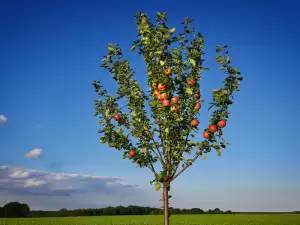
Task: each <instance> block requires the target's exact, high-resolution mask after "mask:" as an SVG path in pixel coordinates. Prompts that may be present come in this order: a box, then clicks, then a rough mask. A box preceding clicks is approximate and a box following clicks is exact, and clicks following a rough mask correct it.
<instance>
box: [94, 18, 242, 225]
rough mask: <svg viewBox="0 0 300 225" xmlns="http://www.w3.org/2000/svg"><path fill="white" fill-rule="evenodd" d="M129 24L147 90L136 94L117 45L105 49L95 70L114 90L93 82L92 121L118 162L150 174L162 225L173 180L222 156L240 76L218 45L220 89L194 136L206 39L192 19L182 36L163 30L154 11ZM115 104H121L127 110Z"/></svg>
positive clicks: (127, 64)
mask: <svg viewBox="0 0 300 225" xmlns="http://www.w3.org/2000/svg"><path fill="white" fill-rule="evenodd" d="M135 19H136V25H137V31H138V35H137V40H136V41H134V42H133V45H132V48H131V51H137V54H138V55H141V56H143V58H144V61H145V64H146V73H147V75H146V77H147V84H148V86H149V91H148V93H146V91H144V90H142V89H141V86H140V85H139V83H138V82H137V81H136V80H135V79H134V77H133V75H134V71H133V69H132V68H131V65H130V62H129V61H128V60H126V59H124V57H123V55H122V50H121V48H120V47H119V45H117V44H109V46H108V54H107V55H106V56H104V58H103V59H102V61H101V67H103V68H105V69H106V70H107V71H109V72H110V73H111V74H112V76H113V79H114V80H115V81H116V82H117V84H118V91H117V93H116V94H115V95H109V94H108V91H107V90H106V89H105V88H104V87H103V86H102V85H101V83H100V81H94V82H93V86H94V88H95V90H96V92H97V94H98V99H97V100H95V116H97V117H98V118H99V124H100V125H101V129H100V130H99V133H100V134H101V137H100V143H107V144H108V145H109V146H110V147H112V148H116V149H117V150H119V151H122V152H123V158H124V159H128V160H131V161H132V162H133V163H135V164H137V166H138V167H140V168H142V167H147V168H148V169H149V170H150V171H151V172H152V173H153V175H154V177H153V180H152V181H151V182H150V183H151V184H153V183H154V184H155V188H156V190H157V191H159V190H160V189H161V187H162V190H163V191H162V192H163V194H162V196H163V198H162V200H163V208H164V224H165V225H167V224H169V216H170V215H169V198H170V197H171V196H170V195H169V191H170V185H171V183H172V181H174V180H175V179H176V178H177V177H178V176H179V175H180V174H181V173H183V172H184V171H185V170H186V169H187V168H189V167H190V166H191V165H192V164H193V163H194V162H195V161H196V160H197V159H198V158H199V157H200V156H202V157H203V158H204V159H205V158H206V155H207V154H208V153H209V152H211V151H212V150H215V151H216V152H217V154H218V155H219V156H221V149H223V148H226V146H227V145H228V143H227V142H226V140H225V139H224V138H223V128H224V127H225V126H226V124H227V121H228V116H229V111H228V107H229V105H231V104H233V93H234V92H235V91H239V89H240V81H241V80H242V79H243V77H242V76H241V74H240V72H239V71H238V69H236V68H234V67H233V66H232V65H231V60H230V56H229V55H228V46H220V45H218V46H217V47H216V52H217V56H216V62H217V63H218V64H219V65H220V67H219V70H221V71H223V72H224V73H225V78H224V81H223V87H221V88H219V89H217V90H213V91H212V102H211V103H209V107H208V110H210V111H211V115H210V120H209V126H208V127H207V128H206V129H204V130H203V131H200V130H199V128H198V127H197V126H198V124H199V123H200V122H199V115H200V111H201V110H200V109H201V106H202V104H205V102H204V100H203V99H202V97H201V89H200V83H201V80H202V78H203V72H204V71H205V70H207V69H208V68H204V67H203V62H204V59H203V58H204V54H205V53H204V51H203V49H204V47H205V45H204V37H203V36H202V35H201V34H200V33H196V32H195V31H194V29H193V28H191V26H190V25H191V23H192V20H191V19H190V18H186V19H185V20H184V21H183V22H182V27H183V29H182V32H181V33H177V32H176V29H175V28H169V27H168V26H167V22H168V20H167V14H166V13H157V14H156V22H155V23H152V22H151V21H150V19H149V17H148V15H147V14H143V13H141V12H139V13H137V14H136V15H135ZM121 101H125V102H126V107H125V108H123V107H121V104H120V102H121ZM147 107H148V108H147ZM199 132H200V138H199V135H197V134H198V133H199ZM196 135H197V136H196ZM199 139H203V140H202V141H199Z"/></svg>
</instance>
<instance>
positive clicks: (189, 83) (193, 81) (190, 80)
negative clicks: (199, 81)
mask: <svg viewBox="0 0 300 225" xmlns="http://www.w3.org/2000/svg"><path fill="white" fill-rule="evenodd" d="M195 83H196V81H195V79H194V78H192V79H189V80H188V85H190V86H193V85H194V84H195Z"/></svg>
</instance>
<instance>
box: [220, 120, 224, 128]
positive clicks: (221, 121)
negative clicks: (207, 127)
mask: <svg viewBox="0 0 300 225" xmlns="http://www.w3.org/2000/svg"><path fill="white" fill-rule="evenodd" d="M218 126H219V127H220V128H223V127H226V120H220V121H219V122H218Z"/></svg>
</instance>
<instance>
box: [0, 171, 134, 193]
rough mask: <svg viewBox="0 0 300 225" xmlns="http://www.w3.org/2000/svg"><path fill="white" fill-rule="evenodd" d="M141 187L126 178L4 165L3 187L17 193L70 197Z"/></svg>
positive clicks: (0, 176) (0, 182)
mask: <svg viewBox="0 0 300 225" xmlns="http://www.w3.org/2000/svg"><path fill="white" fill-rule="evenodd" d="M127 188H137V186H136V185H133V184H128V183H126V182H125V181H124V178H122V177H101V176H91V175H81V174H67V173H50V172H45V171H39V170H29V169H22V168H10V167H0V190H2V191H4V190H5V191H6V192H7V193H10V194H14V195H46V196H49V195H51V196H70V195H72V194H81V193H88V192H98V191H99V192H106V193H109V192H111V191H114V189H127Z"/></svg>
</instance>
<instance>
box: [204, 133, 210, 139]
mask: <svg viewBox="0 0 300 225" xmlns="http://www.w3.org/2000/svg"><path fill="white" fill-rule="evenodd" d="M203 137H204V138H206V139H207V138H209V133H208V132H207V131H204V132H203Z"/></svg>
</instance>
